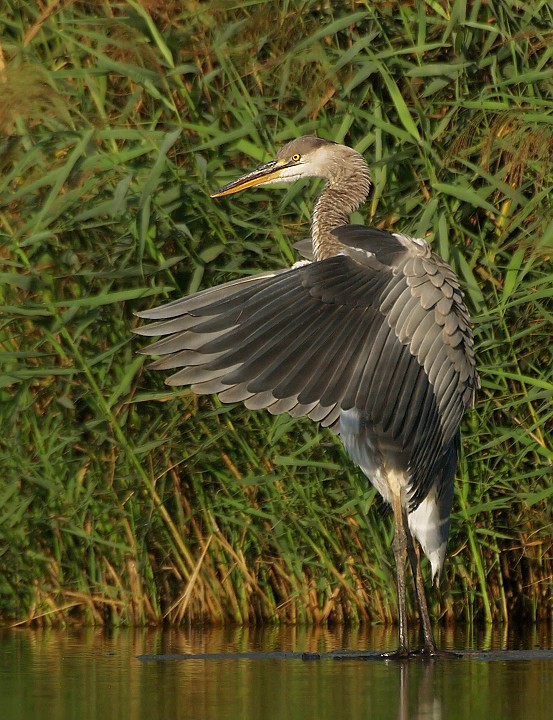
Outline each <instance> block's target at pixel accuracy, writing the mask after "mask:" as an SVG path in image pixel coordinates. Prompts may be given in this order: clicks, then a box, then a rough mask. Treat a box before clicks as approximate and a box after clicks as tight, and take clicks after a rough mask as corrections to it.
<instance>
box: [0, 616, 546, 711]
mask: <svg viewBox="0 0 553 720" xmlns="http://www.w3.org/2000/svg"><path fill="white" fill-rule="evenodd" d="M395 641H396V637H395V632H394V630H393V629H392V630H390V631H388V630H384V629H381V628H376V629H371V628H368V629H360V628H356V629H349V630H348V629H344V628H338V629H335V630H329V629H305V628H266V629H248V628H230V629H229V628H224V629H221V628H218V629H213V628H193V629H189V630H178V631H177V630H169V631H160V630H148V629H140V630H121V631H113V632H111V633H110V632H106V631H102V630H96V629H85V630H81V631H74V630H67V631H53V630H46V631H44V630H29V629H18V630H9V631H3V632H1V633H0V717H1V718H2V719H3V720H4V719H5V720H38V719H39V718H40V719H41V720H42V719H45V720H58V718H59V719H60V720H61V719H65V718H67V719H73V718H75V719H77V718H78V719H79V720H89V719H92V718H100V719H101V720H104V719H105V720H108V718H109V720H117V718H137V719H139V718H140V719H142V718H148V720H158V718H159V719H161V718H163V720H170V719H173V718H175V719H183V720H188V719H189V718H190V719H192V718H194V719H197V720H204V719H205V720H211V719H212V718H213V719H215V718H216V719H217V720H235V719H238V718H240V719H247V720H249V719H250V718H251V719H257V718H259V719H263V720H270V719H272V718H275V719H276V718H282V719H283V720H296V719H297V720H307V719H308V718H317V720H324V719H325V718H336V719H340V718H371V719H373V718H374V719H375V720H379V719H380V718H394V719H397V720H406V719H418V718H421V719H422V718H424V719H427V718H428V719H430V718H431V719H432V720H446V719H447V720H456V719H457V718H470V719H471V720H479V719H480V718H481V719H482V720H484V719H485V720H509V719H513V720H515V719H517V720H518V719H520V720H523V719H524V720H527V719H528V718H540V720H553V652H552V651H551V647H552V645H551V633H550V632H549V630H547V629H543V628H542V629H541V630H538V629H536V628H531V629H529V630H527V631H525V632H524V633H521V632H514V631H513V630H511V631H503V632H492V631H488V632H487V633H486V632H478V633H476V632H473V633H472V634H468V635H467V634H466V633H463V632H461V631H459V630H458V631H456V632H453V631H452V632H449V633H442V635H441V637H439V643H440V645H441V646H442V647H450V648H453V647H454V648H457V649H459V648H463V649H464V650H472V651H475V652H474V653H472V654H468V653H466V654H465V655H464V656H463V657H462V658H461V659H447V660H439V661H436V662H423V661H420V660H410V661H408V662H404V663H397V662H384V661H381V660H377V661H374V660H371V661H367V660H356V659H349V660H347V661H337V660H335V659H332V657H329V656H328V655H327V656H324V655H323V659H320V660H316V661H307V662H306V661H302V660H301V658H300V654H301V653H303V652H308V653H322V654H325V653H332V652H333V651H337V650H340V649H345V648H347V649H348V650H352V651H354V650H361V649H363V650H367V649H368V650H384V649H391V648H393V647H394V643H395ZM484 650H487V651H489V652H482V651H484ZM506 650H510V651H511V652H505V651H506ZM276 652H278V653H289V655H288V656H286V657H281V658H279V659H274V658H273V659H271V657H270V656H269V655H268V654H269V653H276ZM244 653H249V654H250V655H249V656H248V658H245V657H243V654H244ZM199 654H201V655H202V658H197V657H196V658H192V659H191V657H190V656H191V655H192V656H194V655H196V656H197V655H199ZM220 654H224V659H220ZM214 656H216V657H217V659H215V657H214ZM170 658H171V659H170Z"/></svg>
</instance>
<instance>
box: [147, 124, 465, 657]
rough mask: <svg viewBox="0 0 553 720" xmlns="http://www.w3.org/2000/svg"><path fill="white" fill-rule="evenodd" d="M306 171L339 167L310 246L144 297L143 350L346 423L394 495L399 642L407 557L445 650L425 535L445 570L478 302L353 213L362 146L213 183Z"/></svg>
mask: <svg viewBox="0 0 553 720" xmlns="http://www.w3.org/2000/svg"><path fill="white" fill-rule="evenodd" d="M306 177H310V178H311V177H316V178H322V179H324V180H325V181H326V182H325V185H324V188H323V190H322V192H321V194H320V195H319V198H318V200H317V202H316V205H315V208H314V211H313V216H312V225H311V245H312V247H311V252H310V253H308V254H309V255H311V257H310V259H308V260H304V261H300V262H298V263H296V264H295V265H294V266H292V267H291V268H289V269H285V270H277V271H274V272H271V271H269V272H262V273H260V274H258V275H254V276H248V277H241V278H239V279H237V280H233V281H231V282H227V283H225V284H223V285H219V286H217V287H213V288H209V289H206V290H202V291H200V292H196V293H194V294H192V295H189V296H187V297H184V298H182V299H179V300H175V301H174V302H170V303H168V304H166V305H163V306H161V307H158V308H155V309H153V310H148V311H146V312H141V313H139V316H140V317H143V318H147V319H149V320H154V321H156V322H154V323H152V324H149V325H146V326H145V327H142V328H140V329H139V330H137V332H138V333H139V334H141V335H147V336H163V337H162V338H161V339H160V340H158V341H157V342H155V343H154V344H152V345H150V346H149V347H148V348H146V349H145V350H144V352H146V353H148V354H153V355H160V356H162V357H161V358H160V359H157V360H156V361H155V362H153V363H152V364H151V366H150V367H152V368H155V369H158V370H168V369H171V370H176V372H174V374H172V375H171V376H170V377H169V378H168V379H167V380H166V382H167V383H168V384H169V385H189V386H190V387H191V389H192V390H193V391H194V392H196V393H216V394H217V395H218V396H219V398H220V399H221V400H222V401H223V402H243V403H244V404H245V405H246V406H247V407H249V408H252V409H256V410H257V409H261V408H266V409H267V410H268V411H269V412H271V413H274V414H277V413H289V414H290V415H292V416H307V417H309V418H311V419H312V420H314V421H316V422H318V423H321V425H323V426H328V427H330V428H331V429H332V430H333V431H334V432H335V433H337V434H339V436H340V438H341V441H342V443H343V444H344V447H345V449H346V451H347V453H348V454H349V456H350V458H351V459H352V460H353V462H354V463H355V464H356V465H358V466H359V468H361V470H362V471H363V473H364V474H365V475H366V476H367V478H368V479H369V480H370V482H371V483H372V484H373V485H374V486H375V487H376V489H377V490H378V492H379V493H380V494H381V495H382V497H383V498H384V500H385V501H386V502H387V503H389V505H391V507H392V510H393V517H394V522H395V529H394V539H393V543H392V547H393V552H394V559H395V564H396V577H397V593H398V626H399V646H398V649H397V651H396V652H395V653H390V654H389V656H394V657H399V658H401V657H407V656H409V654H410V652H411V651H410V649H409V642H408V632H407V629H408V628H407V610H406V566H407V559H409V563H410V565H411V569H412V574H413V578H414V584H415V592H416V597H417V601H418V606H419V610H420V618H421V623H422V631H423V636H424V646H423V648H422V649H421V651H420V652H422V653H423V654H424V655H430V656H435V655H436V654H438V653H439V651H438V649H437V646H436V643H435V641H434V636H433V631H432V625H431V621H430V615H429V611H428V605H427V601H426V595H425V589H424V583H423V577H422V573H421V566H420V557H419V556H420V551H419V545H420V548H422V551H423V552H424V554H425V555H426V556H427V558H428V559H429V561H430V565H431V573H432V579H433V580H435V579H436V578H437V576H438V575H439V573H440V570H441V568H442V565H443V562H444V558H445V553H446V543H447V536H448V532H449V521H450V514H451V506H452V500H453V489H454V475H455V469H456V465H457V452H458V448H459V443H460V432H459V426H460V423H461V420H462V417H463V415H464V413H465V410H466V409H467V408H468V407H469V406H470V405H471V404H472V403H473V400H474V394H475V390H476V388H477V387H478V384H479V383H478V375H477V372H476V367H475V358H474V352H473V338H472V334H471V329H470V320H469V316H468V312H467V310H466V308H465V305H464V303H463V296H462V292H461V290H460V286H459V281H458V279H457V277H456V275H455V274H454V272H453V270H452V269H451V268H450V266H449V265H448V264H447V263H446V262H445V261H444V260H442V259H441V258H440V257H438V256H437V255H436V254H435V253H433V252H432V250H431V248H430V246H429V245H428V244H427V242H426V241H425V240H422V239H418V238H413V237H409V236H408V235H403V234H400V233H388V232H384V231H382V230H378V229H375V228H372V227H367V226H364V225H350V224H349V217H350V214H351V213H352V212H354V211H355V210H356V209H357V208H358V207H359V206H360V205H361V203H363V202H364V201H365V199H366V198H367V195H368V193H369V189H370V185H371V180H370V173H369V168H368V165H367V163H366V162H365V160H364V158H363V156H362V155H361V154H360V153H358V152H356V151H355V150H353V149H352V148H349V147H346V146H344V145H340V144H337V143H334V142H330V141H327V140H323V139H321V138H318V137H314V136H304V137H300V138H298V139H296V140H293V141H292V142H290V143H288V144H287V145H285V146H284V147H282V149H281V150H280V151H279V152H278V153H277V155H276V157H275V159H273V160H271V161H270V162H268V163H266V164H263V165H261V166H260V167H258V168H257V169H255V170H254V171H253V172H250V173H247V174H246V175H243V176H242V177H240V178H238V179H237V180H234V181H233V182H230V183H228V184H227V185H225V186H224V187H222V188H220V189H219V190H218V191H217V192H215V193H214V194H213V195H212V197H220V196H223V195H229V194H231V193H235V192H238V191H239V190H243V189H245V188H248V187H254V186H256V185H268V184H271V183H282V182H284V183H291V182H294V181H296V180H298V179H300V178H306ZM414 539H415V540H416V542H415V541H414Z"/></svg>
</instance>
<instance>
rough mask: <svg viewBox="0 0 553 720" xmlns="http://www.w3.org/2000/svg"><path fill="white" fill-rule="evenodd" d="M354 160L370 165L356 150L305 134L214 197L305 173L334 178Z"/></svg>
mask: <svg viewBox="0 0 553 720" xmlns="http://www.w3.org/2000/svg"><path fill="white" fill-rule="evenodd" d="M352 162H354V163H355V164H362V165H363V166H364V167H366V163H365V161H364V160H363V158H362V156H361V155H359V153H357V152H356V151H355V150H352V149H351V148H348V147H345V146H344V145H338V144H337V143H334V142H331V141H330V140H324V139H323V138H318V137H316V136H314V135H304V136H303V137H300V138H297V139H296V140H292V142H289V143H287V144H286V145H284V146H283V147H282V148H281V149H280V150H279V151H278V153H277V155H276V157H275V158H274V160H271V161H270V162H268V163H265V164H263V165H260V166H259V167H257V168H256V169H255V170H253V171H252V172H249V173H246V175H242V176H241V177H239V178H238V179H237V180H233V181H232V182H230V183H228V184H227V185H223V187H221V188H219V190H217V191H216V192H214V193H213V194H212V195H211V197H221V196H223V195H231V194H232V193H235V192H239V191H240V190H245V189H246V188H249V187H254V186H255V185H270V184H272V183H291V182H295V181H296V180H299V179H300V178H305V177H321V178H326V179H328V180H332V179H333V178H334V177H335V176H336V174H337V173H339V172H340V171H341V169H343V168H347V167H348V163H349V164H351V163H352Z"/></svg>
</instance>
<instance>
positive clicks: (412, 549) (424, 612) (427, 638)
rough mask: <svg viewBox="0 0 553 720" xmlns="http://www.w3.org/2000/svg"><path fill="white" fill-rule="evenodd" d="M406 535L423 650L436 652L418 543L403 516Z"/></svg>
mask: <svg viewBox="0 0 553 720" xmlns="http://www.w3.org/2000/svg"><path fill="white" fill-rule="evenodd" d="M405 524H406V536H407V552H408V553H409V562H410V563H411V570H412V571H413V580H414V582H415V592H416V595H417V602H418V605H419V611H420V614H421V622H422V632H423V635H424V650H425V652H427V653H429V654H430V655H436V654H437V648H436V643H435V641H434V633H433V632H432V623H431V622H430V613H429V612H428V603H427V602H426V593H425V590H424V581H423V579H422V572H421V563H420V550H419V546H418V544H417V543H416V542H415V541H414V539H413V536H412V535H411V531H410V530H409V525H408V522H407V517H405Z"/></svg>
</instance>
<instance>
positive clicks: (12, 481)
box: [0, 0, 553, 624]
mask: <svg viewBox="0 0 553 720" xmlns="http://www.w3.org/2000/svg"><path fill="white" fill-rule="evenodd" d="M333 6H334V7H333ZM44 8H45V9H43V10H41V8H40V7H39V6H38V5H37V4H35V3H31V2H21V1H20V0H18V1H17V2H16V0H6V2H5V3H4V6H3V16H2V18H0V21H1V22H2V24H3V30H2V33H1V36H0V37H1V38H2V39H1V43H2V44H1V54H0V126H1V128H2V140H1V143H2V147H1V153H0V165H1V168H0V169H1V176H0V232H1V233H2V243H1V247H0V257H1V264H2V267H1V269H0V280H1V287H0V293H1V295H0V304H1V307H0V342H1V345H0V361H1V366H0V399H1V403H0V418H1V422H2V433H1V437H0V454H1V463H2V475H1V477H0V618H1V620H2V622H4V623H14V622H18V623H24V622H31V621H35V622H40V623H44V624H48V623H60V622H92V623H145V622H152V623H153V622H160V621H161V620H162V619H165V620H166V621H169V622H175V623H178V622H182V621H184V620H187V621H195V620H204V621H205V620H208V621H213V622H224V621H228V620H233V621H236V622H258V621H261V620H267V621H279V620H280V621H290V622H324V621H341V620H347V621H351V622H358V621H364V620H371V621H381V622H388V621H391V620H393V619H394V616H395V591H394V585H393V571H392V564H393V563H392V559H391V554H390V550H389V544H390V539H391V533H392V528H391V519H390V517H389V514H388V513H387V511H386V510H385V508H384V507H383V505H382V504H381V503H380V502H379V500H378V498H377V497H376V494H375V492H374V490H372V489H371V488H370V487H369V486H368V485H367V483H366V481H365V480H364V478H363V477H361V476H360V474H359V473H358V472H357V471H356V470H355V469H354V468H353V467H352V465H351V463H350V462H349V461H348V459H347V457H346V456H345V454H344V452H343V450H342V449H341V447H340V445H339V443H338V442H337V441H336V440H335V439H334V438H333V437H332V436H330V435H329V434H327V433H326V432H322V431H320V430H319V429H318V428H317V426H315V425H313V424H311V423H310V422H307V421H295V420H292V419H291V418H289V417H287V416H281V417H276V418H274V417H272V416H270V415H268V414H266V413H250V412H248V411H247V410H245V409H244V408H243V407H241V406H236V407H228V406H221V404H220V403H218V401H217V400H216V399H215V398H204V397H202V398H197V397H194V396H193V395H191V394H190V393H189V392H188V391H186V390H182V391H180V392H174V391H169V390H168V389H167V388H165V387H164V386H163V378H162V377H160V375H159V374H157V373H151V372H148V371H147V370H145V369H144V367H143V358H142V357H141V356H140V355H138V354H137V350H138V349H139V348H140V345H141V341H139V340H137V339H136V338H133V337H132V336H131V330H132V328H133V327H134V326H135V323H136V320H135V318H134V316H133V313H134V312H135V311H138V310H141V309H145V308H147V307H149V306H150V305H153V304H159V303H160V302H162V301H164V300H166V299H170V298H175V297H178V296H179V295H182V294H185V293H187V292H190V291H194V290H196V289H198V288H199V287H206V286H208V285H212V284H216V283H218V282H221V281H224V280H227V279H230V278H233V277H236V276H238V275H240V274H244V273H251V272H257V271H259V270H260V269H263V268H267V267H280V266H284V265H286V264H289V263H290V262H291V261H293V259H294V254H293V251H292V250H291V244H292V243H293V242H295V241H297V240H298V239H301V238H302V237H304V236H305V235H306V234H307V233H308V218H309V213H310V208H311V207H312V204H313V200H314V198H315V196H316V192H317V188H316V187H315V186H314V185H312V184H305V185H303V186H293V187H291V188H290V189H289V190H288V191H274V190H269V191H264V190H262V189H260V190H258V191H256V192H252V193H250V194H245V195H242V196H237V198H236V199H233V200H232V201H218V202H214V201H212V200H210V199H209V191H210V190H211V189H212V188H213V187H214V186H217V185H218V184H221V183H222V182H224V181H226V180H228V179H230V178H232V177H235V176H236V174H237V173H239V172H240V171H242V170H244V169H247V168H250V167H252V165H254V164H255V163H257V162H259V161H261V160H263V159H265V158H266V157H268V155H270V154H271V152H272V151H273V150H274V148H275V147H276V146H277V145H278V144H280V143H281V142H283V141H285V140H288V139H291V138H292V137H295V136H297V135H299V134H304V133H309V132H318V133H319V134H321V135H323V136H325V137H328V138H331V139H335V140H338V141H345V142H347V143H348V144H351V145H354V146H355V147H357V148H358V149H359V150H360V151H362V152H363V153H364V154H365V155H366V157H367V158H368V160H369V161H370V163H371V166H372V170H373V179H374V188H373V192H372V195H371V198H370V200H369V202H368V204H367V205H366V207H365V208H364V209H363V213H362V214H358V216H357V217H356V218H354V220H357V221H367V222H371V223H373V224H376V225H377V226H379V227H384V228H387V229H390V230H402V231H404V232H408V233H411V234H413V235H418V236H424V237H427V238H428V239H429V240H430V241H431V242H432V244H433V246H434V248H435V249H436V250H437V251H438V252H439V253H440V254H441V255H442V256H443V257H445V258H446V259H447V260H448V261H449V262H451V264H452V265H453V267H454V268H455V269H456V271H457V272H458V273H459V275H460V278H461V281H462V284H463V287H464V289H465V293H466V300H467V304H468V306H469V308H470V311H471V313H472V315H473V318H474V329H475V335H476V341H477V355H478V365H479V370H480V373H481V379H482V390H481V392H480V395H479V398H478V403H477V406H476V408H475V410H474V411H473V412H472V413H470V414H469V415H468V416H467V418H466V421H465V424H464V455H463V458H462V461H461V463H460V468H459V473H458V481H457V485H456V501H455V506H454V514H453V519H452V527H451V535H450V542H449V560H448V562H447V566H446V570H445V574H444V577H443V579H442V582H441V586H440V589H439V590H437V591H435V592H434V594H433V597H432V603H431V604H432V609H433V612H434V614H435V616H436V617H443V618H446V619H449V620H453V619H458V620H469V621H492V620H503V621H508V620H509V619H513V618H524V619H527V620H537V619H540V618H541V619H545V618H549V619H551V617H552V612H553V611H552V601H551V598H552V593H551V578H552V576H553V559H552V512H551V507H552V495H553V489H552V483H551V467H552V450H551V429H552V427H553V422H552V416H553V404H552V402H551V400H552V395H553V392H552V390H553V380H552V367H553V362H552V343H551V322H552V319H553V307H552V292H553V291H552V286H553V273H552V271H551V248H552V245H553V213H552V211H551V194H552V189H553V187H552V181H551V178H552V174H551V170H552V167H551V158H552V151H553V112H552V111H553V101H552V99H551V98H552V92H553V69H552V67H553V66H552V63H551V58H552V54H553V50H552V48H553V42H552V40H553V31H552V29H551V28H552V27H553V13H552V11H551V6H550V4H549V3H546V2H541V3H540V2H537V3H518V2H510V1H508V0H490V1H489V2H487V3H485V4H484V3H481V2H478V1H476V0H475V1H472V2H471V1H469V0H460V1H456V2H452V3H447V2H442V3H438V2H434V1H431V0H427V1H426V2H420V1H416V0H413V1H412V2H408V3H405V2H402V3H390V2H379V1H377V2H371V3H368V2H367V3H363V2H360V3H355V4H353V5H348V4H347V3H343V4H331V3H318V2H314V1H313V0H303V2H297V3H264V2H262V3H243V4H242V5H240V4H236V5H234V6H232V7H230V6H228V5H227V4H225V3H222V2H221V3H205V4H202V3H199V4H198V3H192V2H175V1H172V0H166V1H163V2H156V3H150V2H146V0H142V2H139V1H138V0H127V1H126V2H123V3H120V4H118V5H115V6H114V5H112V4H111V3H108V2H100V0H98V2H96V3H79V2H64V1H61V0H60V1H56V0H54V2H51V3H50V4H49V5H48V6H44ZM410 602H411V607H412V610H413V612H414V611H415V610H414V604H413V601H412V599H411V600H410Z"/></svg>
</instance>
